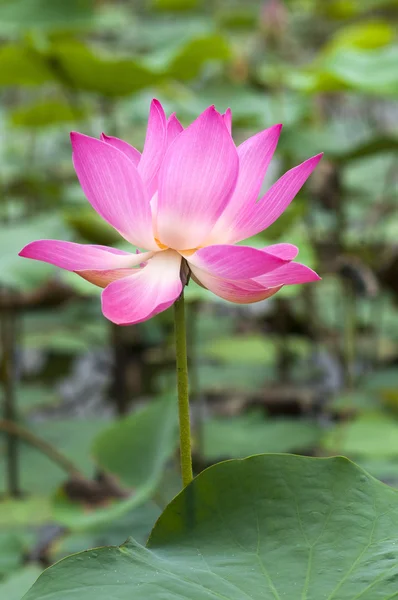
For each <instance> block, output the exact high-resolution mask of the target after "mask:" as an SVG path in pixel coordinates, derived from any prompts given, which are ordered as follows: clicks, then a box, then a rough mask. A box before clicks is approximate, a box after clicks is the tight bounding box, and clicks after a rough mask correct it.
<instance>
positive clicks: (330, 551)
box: [24, 455, 398, 600]
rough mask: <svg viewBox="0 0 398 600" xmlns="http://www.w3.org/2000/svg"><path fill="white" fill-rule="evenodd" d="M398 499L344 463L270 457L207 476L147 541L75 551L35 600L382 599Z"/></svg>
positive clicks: (394, 564) (392, 559) (388, 594)
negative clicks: (145, 543)
mask: <svg viewBox="0 0 398 600" xmlns="http://www.w3.org/2000/svg"><path fill="white" fill-rule="evenodd" d="M397 536H398V492H397V491H396V490H393V489H392V488H389V487H387V486H385V485H384V484H382V483H380V482H379V481H377V480H375V479H374V478H373V477H371V476H370V475H368V474H367V473H366V472H365V471H363V470H362V469H360V468H359V467H357V466H356V465H354V464H353V463H351V462H350V461H349V460H347V459H345V458H332V459H314V458H305V457H298V456H290V455H261V456H254V457H251V458H248V459H246V460H242V461H239V460H233V461H227V462H224V463H220V464H218V465H215V466H214V467H211V468H210V469H207V470H206V471H204V472H203V473H201V474H200V475H199V476H198V477H197V478H196V479H195V480H194V481H193V482H192V484H190V485H189V486H188V487H187V488H186V489H185V490H184V491H183V492H181V493H180V494H179V495H178V496H177V497H176V498H175V499H174V500H173V501H172V502H171V503H170V504H169V506H168V507H167V508H166V510H165V511H164V512H163V514H162V515H161V517H160V518H159V520H158V521H157V523H156V525H155V527H154V529H153V531H152V534H151V536H150V538H149V541H148V543H147V546H146V547H144V546H141V545H140V544H138V543H137V542H135V541H133V540H130V541H129V542H128V543H127V544H125V545H123V546H121V547H118V548H117V547H116V548H99V549H96V550H94V551H88V552H84V553H81V554H76V555H73V556H71V557H69V558H67V559H64V560H63V561H61V562H59V563H58V564H56V565H55V566H53V567H51V568H50V569H48V570H47V571H45V573H44V574H43V575H42V576H41V577H39V579H38V581H37V582H36V584H35V585H34V586H33V588H32V589H31V590H30V591H29V592H28V594H27V595H26V596H25V597H24V600H50V599H53V598H57V600H78V599H80V598H82V597H84V598H85V600H94V599H95V600H109V598H111V597H112V599H114V600H131V598H134V600H148V599H150V600H181V598H189V599H190V600H208V599H210V598H214V599H221V598H222V599H224V600H226V599H228V600H242V599H243V598H245V599H246V598H250V599H251V600H281V599H282V598H283V599H286V600H297V599H298V598H302V599H305V600H319V599H320V598H325V599H327V600H353V598H361V600H375V599H376V598H380V600H381V599H382V598H383V599H387V598H393V597H394V596H396V594H397V581H398V543H397V541H396V540H397Z"/></svg>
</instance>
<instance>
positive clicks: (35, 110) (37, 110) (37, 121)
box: [10, 100, 86, 128]
mask: <svg viewBox="0 0 398 600" xmlns="http://www.w3.org/2000/svg"><path fill="white" fill-rule="evenodd" d="M85 116H86V113H85V111H84V110H82V109H81V108H75V107H74V106H72V105H71V104H69V103H68V102H65V101H63V100H40V102H35V103H34V104H30V105H28V106H23V107H20V108H17V109H15V110H13V111H11V113H10V119H11V123H12V124H13V125H16V126H18V127H31V128H41V127H47V126H50V125H57V124H58V123H69V122H71V121H72V122H75V121H77V120H79V119H83V118H84V117H85Z"/></svg>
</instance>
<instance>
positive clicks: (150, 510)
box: [0, 502, 160, 589]
mask: <svg viewBox="0 0 398 600" xmlns="http://www.w3.org/2000/svg"><path fill="white" fill-rule="evenodd" d="M159 514H160V508H159V507H158V506H157V505H156V504H154V503H153V502H148V503H147V504H144V505H142V506H138V507H136V508H134V509H133V510H129V511H128V512H126V514H124V515H121V516H120V517H118V518H115V519H114V520H111V521H110V522H109V523H102V524H99V525H96V526H95V527H93V528H91V529H90V530H89V531H72V532H71V533H69V534H68V535H65V536H62V538H61V539H59V540H57V543H56V544H54V545H53V546H52V548H51V549H50V552H51V559H52V560H54V561H56V560H60V559H61V558H64V557H65V556H67V555H68V554H74V553H76V552H81V551H82V550H87V548H98V546H110V545H116V544H121V543H123V542H124V541H125V540H126V536H127V532H128V534H129V535H133V536H134V539H136V540H137V541H138V542H139V543H142V544H145V542H146V540H147V539H148V536H149V533H150V531H151V529H152V527H153V525H154V524H155V522H156V520H157V518H158V517H159ZM0 589H1V588H0Z"/></svg>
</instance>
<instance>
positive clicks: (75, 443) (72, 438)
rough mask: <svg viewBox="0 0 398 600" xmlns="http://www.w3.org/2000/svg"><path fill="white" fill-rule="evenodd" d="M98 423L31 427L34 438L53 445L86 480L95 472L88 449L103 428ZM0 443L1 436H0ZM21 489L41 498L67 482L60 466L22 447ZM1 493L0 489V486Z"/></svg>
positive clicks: (0, 476)
mask: <svg viewBox="0 0 398 600" xmlns="http://www.w3.org/2000/svg"><path fill="white" fill-rule="evenodd" d="M104 425H105V422H104V421H103V420H100V419H85V420H79V419H75V420H65V419H63V420H61V421H47V422H45V423H35V424H32V425H31V426H30V429H31V430H32V432H33V433H34V434H36V435H37V436H39V437H41V438H42V439H44V440H45V441H46V442H49V443H50V444H53V445H54V446H55V447H56V448H57V449H58V450H59V451H60V452H62V453H63V454H64V455H65V456H66V457H67V458H69V459H70V460H71V461H73V462H75V463H76V466H77V467H78V468H79V469H80V470H81V471H82V472H83V473H84V474H85V475H87V476H91V475H92V474H93V471H94V463H93V462H92V461H91V460H90V457H89V448H90V445H91V442H92V440H93V439H94V436H95V435H97V434H98V432H99V431H100V430H101V429H102V428H103V427H104ZM0 439H2V432H0ZM20 465H21V466H20V469H21V473H20V475H21V488H22V490H23V491H24V492H31V493H35V494H40V495H42V494H44V493H46V492H51V491H53V490H54V489H55V488H56V487H57V486H58V485H60V484H61V483H62V482H63V481H65V480H66V479H67V474H66V473H65V471H64V470H63V469H61V467H60V466H58V465H57V464H55V463H54V462H53V461H51V460H50V459H49V458H48V457H47V456H46V455H44V454H43V453H42V452H40V451H39V450H37V449H36V448H32V447H31V446H28V445H25V444H23V443H21V445H20ZM4 471H5V459H4V455H3V454H1V455H0V482H3V481H4ZM0 493H1V486H0Z"/></svg>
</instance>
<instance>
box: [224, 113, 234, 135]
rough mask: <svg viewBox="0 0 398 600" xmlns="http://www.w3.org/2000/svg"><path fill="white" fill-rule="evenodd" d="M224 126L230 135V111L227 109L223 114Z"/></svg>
mask: <svg viewBox="0 0 398 600" xmlns="http://www.w3.org/2000/svg"><path fill="white" fill-rule="evenodd" d="M223 119H224V125H225V126H226V128H227V129H228V131H229V133H232V110H231V109H230V108H227V110H226V111H225V113H224V114H223Z"/></svg>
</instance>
